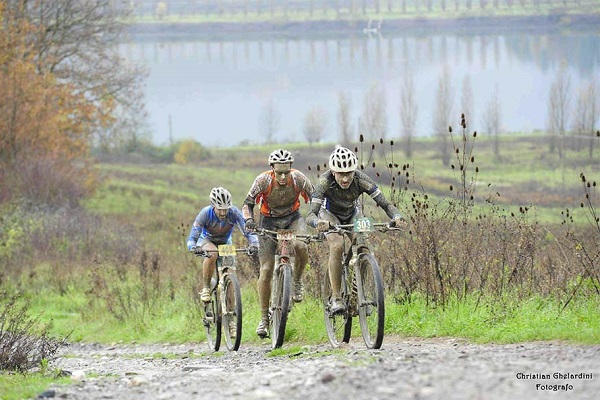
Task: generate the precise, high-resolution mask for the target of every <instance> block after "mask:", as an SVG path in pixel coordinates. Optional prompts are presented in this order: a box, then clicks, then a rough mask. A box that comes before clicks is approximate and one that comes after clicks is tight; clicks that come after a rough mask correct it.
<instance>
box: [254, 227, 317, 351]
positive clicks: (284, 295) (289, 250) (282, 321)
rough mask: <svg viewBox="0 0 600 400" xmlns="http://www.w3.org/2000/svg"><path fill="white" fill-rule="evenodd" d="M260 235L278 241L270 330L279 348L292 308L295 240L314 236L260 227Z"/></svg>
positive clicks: (273, 341) (272, 284) (273, 278)
mask: <svg viewBox="0 0 600 400" xmlns="http://www.w3.org/2000/svg"><path fill="white" fill-rule="evenodd" d="M257 233H258V234H259V235H267V236H268V237H269V238H270V239H272V240H276V241H277V250H276V253H275V265H274V268H273V277H272V279H271V298H270V299H269V330H270V333H271V341H272V347H273V348H274V349H275V348H279V347H281V346H282V345H283V340H284V336H285V327H286V324H287V317H288V314H289V312H290V309H291V304H292V301H291V297H292V294H291V285H292V275H293V269H294V263H295V261H296V260H295V253H294V246H293V244H294V241H295V240H304V241H308V240H310V239H312V238H314V236H312V235H303V234H300V235H297V234H296V233H295V232H294V231H293V230H289V229H282V230H278V231H272V230H268V229H259V230H258V231H257Z"/></svg>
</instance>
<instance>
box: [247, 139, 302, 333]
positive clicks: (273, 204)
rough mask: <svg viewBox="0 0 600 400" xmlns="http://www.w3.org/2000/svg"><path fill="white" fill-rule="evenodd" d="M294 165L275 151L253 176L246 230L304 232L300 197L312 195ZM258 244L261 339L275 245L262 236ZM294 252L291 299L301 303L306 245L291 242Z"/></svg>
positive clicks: (285, 153)
mask: <svg viewBox="0 0 600 400" xmlns="http://www.w3.org/2000/svg"><path fill="white" fill-rule="evenodd" d="M293 162H294V157H293V156H292V153H290V152H289V151H288V150H284V149H277V150H275V151H273V152H272V153H271V154H270V155H269V165H271V169H270V170H269V171H265V172H263V173H261V174H260V175H258V176H257V177H256V179H255V180H254V183H253V184H252V187H250V191H249V192H248V196H247V197H246V200H245V201H244V206H243V207H242V211H243V213H244V218H246V227H247V228H248V229H249V230H253V229H256V227H257V226H260V227H261V228H264V229H269V230H278V229H292V230H295V231H296V232H298V233H306V224H305V223H304V218H302V215H301V214H300V211H299V208H300V196H302V197H303V198H304V201H305V202H308V201H309V199H310V196H311V195H312V192H313V185H312V184H311V183H310V181H309V180H308V178H307V177H306V176H305V175H304V174H303V173H302V172H300V171H298V170H296V169H293V168H292V163H293ZM255 204H259V205H260V214H259V215H260V219H259V221H258V224H256V222H255V221H254V205H255ZM259 241H260V250H259V252H258V257H259V260H260V275H259V278H258V300H259V303H260V313H261V320H260V323H259V324H258V327H257V328H256V334H257V335H258V336H260V337H262V338H264V337H266V336H267V334H268V330H269V314H268V313H269V298H270V297H271V279H272V277H273V267H274V264H275V258H274V257H275V251H276V250H277V244H276V243H275V242H274V241H272V240H269V239H265V238H264V237H263V236H260V237H259ZM294 249H295V257H296V262H295V267H294V293H293V295H292V300H293V301H294V302H300V301H302V299H303V296H304V294H303V286H302V273H303V271H304V268H305V266H306V264H307V263H308V249H307V247H306V244H305V243H303V242H300V241H296V242H295V243H294Z"/></svg>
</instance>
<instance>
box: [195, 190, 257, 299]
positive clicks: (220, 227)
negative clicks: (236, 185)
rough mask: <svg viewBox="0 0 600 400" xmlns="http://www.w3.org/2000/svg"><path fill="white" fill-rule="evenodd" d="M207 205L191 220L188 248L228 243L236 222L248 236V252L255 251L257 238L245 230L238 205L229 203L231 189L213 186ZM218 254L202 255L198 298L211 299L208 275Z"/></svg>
mask: <svg viewBox="0 0 600 400" xmlns="http://www.w3.org/2000/svg"><path fill="white" fill-rule="evenodd" d="M209 197H210V205H209V206H206V207H204V208H203V209H202V210H200V212H199V213H198V216H197V217H196V219H195V220H194V223H193V225H192V229H191V231H190V235H189V237H188V240H187V248H188V251H192V250H193V249H194V248H196V249H200V250H204V251H216V250H217V246H218V245H220V244H231V243H232V240H231V236H232V233H233V227H234V226H235V225H237V226H238V228H239V229H240V231H241V232H242V234H243V235H244V236H245V237H246V239H247V240H248V246H249V248H248V249H249V250H248V253H250V254H255V253H257V252H258V238H257V237H256V235H255V234H253V233H251V232H249V231H247V230H246V224H245V223H244V217H243V216H242V212H241V211H240V209H239V208H237V207H236V206H234V205H232V204H231V193H229V191H228V190H227V189H225V188H222V187H214V188H212V190H211V191H210V196H209ZM216 263H217V257H209V258H204V261H203V263H202V278H203V280H202V284H203V288H202V291H201V292H200V300H202V301H203V302H205V303H208V302H209V301H210V279H211V277H212V276H213V273H214V271H215V266H216Z"/></svg>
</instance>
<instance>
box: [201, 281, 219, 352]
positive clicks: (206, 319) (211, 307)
mask: <svg viewBox="0 0 600 400" xmlns="http://www.w3.org/2000/svg"><path fill="white" fill-rule="evenodd" d="M219 297H220V296H219V291H218V290H217V289H216V287H213V289H212V291H211V294H210V302H209V303H204V315H203V316H202V324H203V325H204V330H205V332H206V341H207V342H208V347H209V348H210V349H211V350H214V351H219V348H220V347H221V313H220V310H219V308H220V307H219V306H220V298H219Z"/></svg>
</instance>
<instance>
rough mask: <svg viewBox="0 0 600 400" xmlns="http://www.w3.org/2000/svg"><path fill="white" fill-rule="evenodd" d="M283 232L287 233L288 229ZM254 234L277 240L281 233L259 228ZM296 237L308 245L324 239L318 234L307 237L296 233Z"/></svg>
mask: <svg viewBox="0 0 600 400" xmlns="http://www.w3.org/2000/svg"><path fill="white" fill-rule="evenodd" d="M282 231H286V229H282ZM254 233H256V234H257V235H268V236H271V237H272V238H273V239H277V234H278V233H279V231H273V230H270V229H264V228H259V229H256V230H255V231H254ZM294 236H295V238H296V239H298V240H301V241H303V242H306V243H308V242H311V241H315V240H322V239H323V238H322V237H321V235H318V234H317V235H307V234H305V233H295V234H294Z"/></svg>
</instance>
